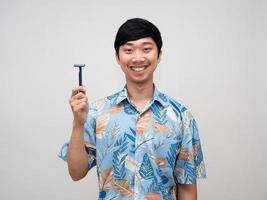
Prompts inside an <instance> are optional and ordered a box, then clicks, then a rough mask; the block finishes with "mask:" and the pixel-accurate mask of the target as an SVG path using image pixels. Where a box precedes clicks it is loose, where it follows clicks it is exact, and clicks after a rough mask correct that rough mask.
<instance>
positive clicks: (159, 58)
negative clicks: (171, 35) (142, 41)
mask: <svg viewBox="0 0 267 200" xmlns="http://www.w3.org/2000/svg"><path fill="white" fill-rule="evenodd" d="M161 57H162V51H161V50H160V52H159V56H158V64H159V63H160V61H161Z"/></svg>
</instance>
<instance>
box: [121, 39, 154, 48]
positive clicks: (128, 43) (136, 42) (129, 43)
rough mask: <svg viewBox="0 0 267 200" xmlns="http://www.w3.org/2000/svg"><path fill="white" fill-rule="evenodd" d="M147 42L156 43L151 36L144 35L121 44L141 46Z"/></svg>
mask: <svg viewBox="0 0 267 200" xmlns="http://www.w3.org/2000/svg"><path fill="white" fill-rule="evenodd" d="M147 44H151V45H156V43H155V42H154V40H153V39H152V38H151V37H145V38H141V39H138V40H134V41H128V42H126V43H125V44H124V45H122V46H142V45H147Z"/></svg>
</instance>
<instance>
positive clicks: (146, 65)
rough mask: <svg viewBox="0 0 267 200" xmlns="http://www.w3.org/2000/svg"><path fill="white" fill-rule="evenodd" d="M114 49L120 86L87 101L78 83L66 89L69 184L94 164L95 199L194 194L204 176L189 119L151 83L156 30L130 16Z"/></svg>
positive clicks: (190, 199)
mask: <svg viewBox="0 0 267 200" xmlns="http://www.w3.org/2000/svg"><path fill="white" fill-rule="evenodd" d="M114 47H115V56H116V60H117V63H118V64H119V65H120V67H121V69H122V71H123V72H124V74H125V79H126V85H125V87H124V88H123V89H122V90H121V91H119V92H117V93H115V94H113V95H111V96H108V97H106V98H103V99H101V100H98V101H95V102H93V103H91V104H90V105H89V104H88V100H87V97H86V89H85V87H74V88H73V89H72V95H71V99H70V105H71V108H72V111H73V116H74V120H73V130H72V134H71V138H70V141H69V142H67V143H65V144H64V146H63V147H62V149H61V151H60V154H59V156H60V157H61V158H62V159H64V160H65V161H67V163H68V169H69V174H70V176H71V177H72V179H73V180H75V181H78V180H80V179H82V178H83V177H84V176H86V174H87V172H88V171H89V170H90V169H91V168H92V167H94V166H96V167H97V172H98V181H99V199H103V200H104V199H105V200H110V199H122V200H126V199H127V200H132V199H135V200H142V199H147V200H152V199H153V200H159V199H162V200H163V199H164V200H168V199H170V200H172V199H179V200H195V199H197V185H196V179H197V178H205V177H206V174H205V166H204V162H203V154H202V150H201V145H200V138H199V134H198V129H197V124H196V121H195V119H194V118H193V116H192V115H191V114H190V112H189V111H188V109H187V108H185V107H184V106H183V105H182V104H181V103H180V102H178V101H176V100H174V99H173V98H171V97H169V96H167V95H166V94H163V93H162V92H160V91H159V90H158V89H157V87H156V86H155V85H154V83H153V73H154V71H155V69H156V68H157V66H158V64H159V62H160V60H161V56H162V51H161V47H162V39H161V34H160V32H159V30H158V28H157V27H156V26H155V25H153V24H152V23H151V22H149V21H147V20H144V19H140V18H134V19H129V20H127V21H126V22H125V23H124V24H122V25H121V27H120V28H119V30H118V32H117V35H116V39H115V43H114Z"/></svg>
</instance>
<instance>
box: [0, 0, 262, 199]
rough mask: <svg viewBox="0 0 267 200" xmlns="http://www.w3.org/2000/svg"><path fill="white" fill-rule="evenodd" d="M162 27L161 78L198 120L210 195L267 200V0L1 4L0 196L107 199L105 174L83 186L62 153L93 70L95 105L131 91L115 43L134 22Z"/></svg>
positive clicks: (204, 187)
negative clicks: (77, 94) (74, 102)
mask: <svg viewBox="0 0 267 200" xmlns="http://www.w3.org/2000/svg"><path fill="white" fill-rule="evenodd" d="M133 17H142V18H146V19H148V20H150V21H151V22H153V23H154V24H155V25H157V26H158V27H159V29H160V31H161V33H162V38H163V49H162V50H163V58H162V62H161V64H160V65H159V66H158V69H157V72H156V74H155V83H156V85H157V87H158V88H159V89H160V90H161V91H163V92H164V93H166V94H168V95H170V96H173V97H174V98H176V99H178V100H180V101H182V102H183V103H184V104H185V105H186V106H187V107H188V108H189V109H190V110H191V112H192V113H193V115H194V117H195V118H196V120H197V122H198V125H199V130H200V136H201V140H202V146H203V152H204V157H205V162H206V168H207V175H208V178H207V179H206V180H200V181H199V182H198V194H199V199H200V200H226V199H227V200H235V199H240V200H249V199H257V200H264V199H267V190H266V185H267V172H266V165H267V156H266V152H265V151H266V144H267V136H266V134H267V128H266V125H265V124H266V120H267V112H266V111H267V107H266V102H267V91H266V84H267V83H266V80H265V76H266V72H267V71H266V67H267V59H266V57H267V56H266V52H267V37H266V28H267V27H266V25H267V24H266V23H267V22H266V20H267V3H266V1H265V0H243V1H241V0H239V1H238V0H224V1H222V0H221V1H219V0H202V1H197V0H195V1H174V0H173V1H167V0H166V1H155V0H150V1H149V0H143V1H139V0H135V1H125V0H124V1H122V0H113V1H111V0H109V1H108V0H107V1H99V0H98V1H96V0H95V1H92V0H84V1H82V0H73V1H67V0H65V1H63V0H62V1H60V0H50V1H48V0H35V1H34V0H32V1H30V0H24V1H19V0H13V1H12V0H0V27H1V29H0V67H1V72H0V81H1V82H0V93H1V98H0V136H1V139H0V158H1V161H0V186H1V189H0V191H1V192H0V199H1V200H17V199H27V200H37V199H38V200H47V199H51V200H54V199H55V200H61V199H62V200H63V199H64V200H74V199H75V200H85V199H90V200H91V199H97V197H98V187H97V179H96V170H95V169H94V170H92V171H91V172H89V173H88V175H87V177H86V178H85V179H83V180H81V181H79V182H73V181H72V180H71V178H70V177H69V175H68V171H67V165H66V163H65V162H63V161H61V160H60V159H59V158H58V157H57V154H58V152H59V150H60V148H61V145H62V144H63V143H64V142H65V141H67V140H68V139H69V137H70V132H71V124H72V113H71V110H70V108H69V105H68V100H69V97H70V92H71V88H72V87H73V86H74V85H76V84H77V77H78V75H77V74H78V73H77V72H78V71H77V69H74V68H73V67H72V66H73V64H74V63H85V64H86V65H87V66H86V68H85V69H84V83H85V85H86V86H87V88H88V97H89V99H90V101H94V100H96V99H99V98H101V97H104V96H107V95H110V94H112V93H114V92H117V91H118V90H120V89H122V87H123V86H124V75H123V73H122V72H121V70H120V68H119V66H118V65H117V63H116V61H115V57H114V49H113V42H114V38H115V34H116V32H117V29H118V28H119V26H120V25H121V24H122V23H123V22H125V20H126V19H128V18H133Z"/></svg>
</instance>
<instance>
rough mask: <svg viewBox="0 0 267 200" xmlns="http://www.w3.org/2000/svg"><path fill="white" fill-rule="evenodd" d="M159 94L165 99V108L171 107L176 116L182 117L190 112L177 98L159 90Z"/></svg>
mask: <svg viewBox="0 0 267 200" xmlns="http://www.w3.org/2000/svg"><path fill="white" fill-rule="evenodd" d="M160 95H161V96H162V97H163V98H165V101H167V104H168V107H167V109H171V110H172V111H173V112H174V113H175V114H176V116H177V117H178V118H183V116H184V115H186V114H187V113H190V112H189V110H188V108H187V107H186V106H185V104H183V103H182V101H180V100H179V99H176V98H174V97H172V96H169V95H167V94H165V93H162V92H160Z"/></svg>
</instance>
